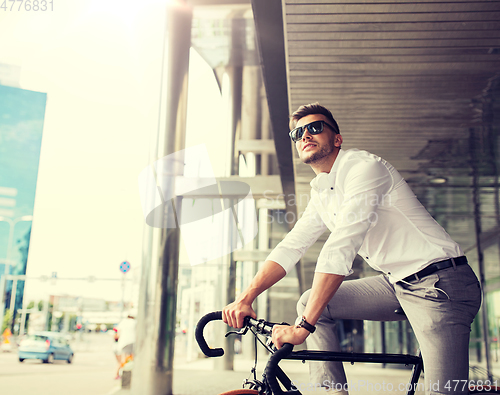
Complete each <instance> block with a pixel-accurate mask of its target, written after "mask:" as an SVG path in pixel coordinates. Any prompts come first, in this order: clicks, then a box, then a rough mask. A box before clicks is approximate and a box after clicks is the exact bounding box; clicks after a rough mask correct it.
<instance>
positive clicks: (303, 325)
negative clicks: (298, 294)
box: [297, 316, 316, 333]
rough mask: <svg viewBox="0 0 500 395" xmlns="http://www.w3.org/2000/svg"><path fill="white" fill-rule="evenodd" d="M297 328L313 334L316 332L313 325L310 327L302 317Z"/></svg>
mask: <svg viewBox="0 0 500 395" xmlns="http://www.w3.org/2000/svg"><path fill="white" fill-rule="evenodd" d="M297 328H304V329H307V330H308V331H309V332H311V333H314V331H315V330H316V327H315V326H314V325H311V324H310V323H309V322H307V321H306V317H304V316H302V320H301V321H300V323H299V324H298V325H297Z"/></svg>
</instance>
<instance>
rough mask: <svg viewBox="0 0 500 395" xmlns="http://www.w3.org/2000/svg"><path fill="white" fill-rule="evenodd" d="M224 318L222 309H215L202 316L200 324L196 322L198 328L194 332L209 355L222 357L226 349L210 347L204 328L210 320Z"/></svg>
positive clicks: (201, 347)
mask: <svg viewBox="0 0 500 395" xmlns="http://www.w3.org/2000/svg"><path fill="white" fill-rule="evenodd" d="M217 320H222V311H214V312H213V313H208V314H206V315H204V316H203V317H201V318H200V320H199V321H198V324H196V330H195V332H194V334H195V338H196V342H197V343H198V345H199V346H200V349H201V351H202V352H203V354H205V355H206V356H207V357H222V356H223V355H224V350H223V349H222V348H210V347H209V346H208V344H207V341H206V340H205V338H204V337H203V329H204V328H205V325H207V324H208V323H209V322H210V321H217Z"/></svg>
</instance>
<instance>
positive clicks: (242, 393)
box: [220, 388, 259, 395]
mask: <svg viewBox="0 0 500 395" xmlns="http://www.w3.org/2000/svg"><path fill="white" fill-rule="evenodd" d="M220 395H259V391H257V390H249V389H244V388H240V389H239V390H232V391H227V392H223V393H222V394H220Z"/></svg>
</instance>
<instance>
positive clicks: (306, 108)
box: [289, 102, 340, 133]
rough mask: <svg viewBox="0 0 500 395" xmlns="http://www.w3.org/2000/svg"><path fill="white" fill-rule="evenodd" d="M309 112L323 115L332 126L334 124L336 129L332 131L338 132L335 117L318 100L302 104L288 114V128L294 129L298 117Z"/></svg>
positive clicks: (309, 113)
mask: <svg viewBox="0 0 500 395" xmlns="http://www.w3.org/2000/svg"><path fill="white" fill-rule="evenodd" d="M311 114H322V115H324V116H325V117H326V119H327V120H328V123H330V124H331V125H332V126H335V129H336V130H334V132H335V133H340V129H339V125H338V124H337V121H335V119H334V118H333V115H332V113H331V112H330V110H328V109H327V108H325V107H323V106H322V105H321V104H319V103H318V102H316V103H311V104H304V105H303V106H300V107H299V108H298V109H297V110H296V111H295V112H294V113H293V114H292V115H290V125H289V126H290V130H293V129H295V127H296V126H297V122H298V121H299V119H300V118H304V117H305V116H307V115H311Z"/></svg>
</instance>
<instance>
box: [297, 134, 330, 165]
mask: <svg viewBox="0 0 500 395" xmlns="http://www.w3.org/2000/svg"><path fill="white" fill-rule="evenodd" d="M334 150H335V145H334V142H333V139H330V140H329V141H328V144H327V145H324V146H322V147H321V149H320V150H319V151H317V152H315V153H314V154H312V155H311V156H310V157H309V158H305V159H304V160H303V161H302V162H303V163H305V164H306V165H312V164H317V163H319V162H322V161H323V160H324V159H325V158H326V157H327V156H328V155H330V154H331V153H332V152H333V151H334Z"/></svg>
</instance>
